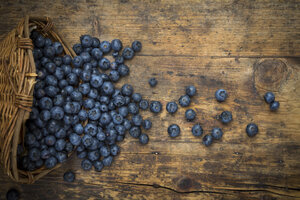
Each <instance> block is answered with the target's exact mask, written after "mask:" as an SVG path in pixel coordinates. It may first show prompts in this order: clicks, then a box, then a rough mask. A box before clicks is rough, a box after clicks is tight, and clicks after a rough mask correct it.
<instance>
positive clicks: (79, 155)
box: [77, 151, 88, 159]
mask: <svg viewBox="0 0 300 200" xmlns="http://www.w3.org/2000/svg"><path fill="white" fill-rule="evenodd" d="M87 154H88V153H87V151H81V152H79V151H77V157H78V158H80V159H84V158H86V157H87Z"/></svg>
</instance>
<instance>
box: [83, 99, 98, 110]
mask: <svg viewBox="0 0 300 200" xmlns="http://www.w3.org/2000/svg"><path fill="white" fill-rule="evenodd" d="M83 106H84V107H85V108H86V109H92V108H94V106H95V101H94V99H85V100H84V101H83Z"/></svg>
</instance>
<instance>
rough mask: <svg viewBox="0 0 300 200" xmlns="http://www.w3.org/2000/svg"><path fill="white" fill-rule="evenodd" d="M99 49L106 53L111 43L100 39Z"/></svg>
mask: <svg viewBox="0 0 300 200" xmlns="http://www.w3.org/2000/svg"><path fill="white" fill-rule="evenodd" d="M100 49H101V51H102V52H103V53H108V52H110V50H111V45H110V43H109V42H108V41H102V42H101V43H100Z"/></svg>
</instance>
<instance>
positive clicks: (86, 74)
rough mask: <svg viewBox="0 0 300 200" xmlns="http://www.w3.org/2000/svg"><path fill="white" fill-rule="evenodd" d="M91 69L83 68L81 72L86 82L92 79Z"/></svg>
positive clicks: (81, 76)
mask: <svg viewBox="0 0 300 200" xmlns="http://www.w3.org/2000/svg"><path fill="white" fill-rule="evenodd" d="M91 76H92V74H91V71H90V70H83V71H82V72H81V74H80V78H81V79H82V80H83V81H85V82H88V81H90V80H91Z"/></svg>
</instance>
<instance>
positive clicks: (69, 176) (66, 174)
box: [64, 171, 75, 183]
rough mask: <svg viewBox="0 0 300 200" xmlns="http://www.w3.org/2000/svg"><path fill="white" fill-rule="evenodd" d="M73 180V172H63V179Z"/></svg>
mask: <svg viewBox="0 0 300 200" xmlns="http://www.w3.org/2000/svg"><path fill="white" fill-rule="evenodd" d="M74 180H75V174H74V172H72V171H67V172H65V173H64V181H66V182H69V183H71V182H74Z"/></svg>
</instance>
